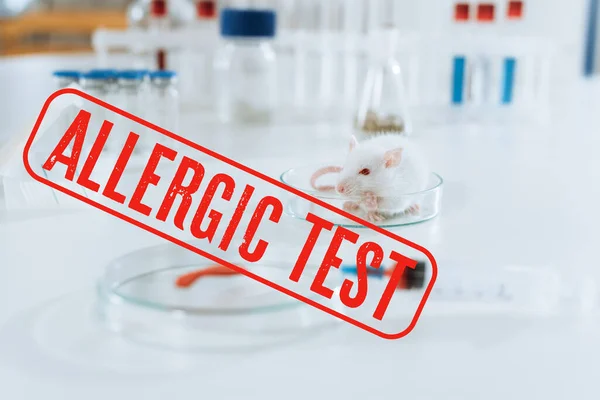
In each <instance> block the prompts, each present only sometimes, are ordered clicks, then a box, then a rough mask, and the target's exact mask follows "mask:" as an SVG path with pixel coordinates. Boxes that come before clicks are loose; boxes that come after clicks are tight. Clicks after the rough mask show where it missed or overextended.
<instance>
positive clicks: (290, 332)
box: [97, 243, 333, 350]
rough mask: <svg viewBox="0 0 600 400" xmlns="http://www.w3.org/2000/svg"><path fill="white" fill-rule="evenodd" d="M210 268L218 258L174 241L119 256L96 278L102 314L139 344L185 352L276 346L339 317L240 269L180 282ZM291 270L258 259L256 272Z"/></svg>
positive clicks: (270, 273) (268, 273)
mask: <svg viewBox="0 0 600 400" xmlns="http://www.w3.org/2000/svg"><path fill="white" fill-rule="evenodd" d="M236 265H240V266H243V265H244V264H243V263H242V262H239V263H236ZM211 266H215V263H214V262H212V261H210V260H207V259H205V258H203V257H202V256H200V255H198V254H195V253H193V252H191V251H189V250H187V249H185V248H183V247H180V246H177V245H175V244H171V243H167V244H164V245H159V246H153V247H148V248H144V249H140V250H136V251H133V252H131V253H128V254H126V255H124V256H121V257H119V258H117V259H115V260H113V261H112V262H111V263H110V264H109V265H108V266H107V267H106V269H105V272H104V274H103V275H102V276H101V278H100V280H99V282H98V285H97V297H98V303H97V305H98V307H97V311H98V314H99V317H100V318H101V320H102V321H103V322H104V323H105V325H106V327H107V328H108V329H110V330H111V331H114V332H118V333H119V334H121V335H123V336H125V337H127V338H129V339H132V340H134V341H136V342H141V343H144V344H151V345H156V346H160V347H168V348H175V349H186V350H189V349H199V350H215V349H237V348H240V347H241V348H248V347H261V346H266V345H272V344H275V343H280V342H287V341H291V340H297V339H300V338H302V337H305V336H306V335H310V334H311V333H316V332H319V331H321V329H322V328H325V327H326V326H328V325H331V323H332V322H333V317H331V316H329V315H327V314H324V313H323V312H321V311H319V310H317V309H314V308H313V307H311V306H309V305H307V304H305V303H304V302H302V301H300V300H297V299H295V298H292V297H290V296H288V295H285V294H283V293H281V292H279V291H277V290H275V289H272V288H270V287H268V286H266V285H264V284H262V283H260V282H257V281H255V280H253V279H251V278H249V277H247V276H245V275H242V274H235V275H227V276H206V277H203V278H201V279H199V280H198V281H196V282H195V283H194V284H193V285H192V286H190V287H187V288H181V287H178V286H177V285H176V280H177V278H178V277H180V276H182V275H184V274H187V273H190V272H194V271H197V270H199V269H204V268H207V267H211ZM290 268H291V266H290ZM290 268H286V266H285V265H284V264H283V263H276V262H265V263H262V264H253V265H252V271H253V272H255V273H256V274H258V275H260V276H261V277H265V278H266V279H271V280H277V279H279V280H280V279H281V276H282V275H284V274H285V276H286V277H287V275H289V271H290ZM277 275H280V276H279V277H277Z"/></svg>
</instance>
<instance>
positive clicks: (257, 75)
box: [214, 8, 277, 123]
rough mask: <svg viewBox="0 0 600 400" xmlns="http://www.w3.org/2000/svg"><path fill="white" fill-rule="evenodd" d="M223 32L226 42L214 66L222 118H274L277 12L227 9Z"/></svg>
mask: <svg viewBox="0 0 600 400" xmlns="http://www.w3.org/2000/svg"><path fill="white" fill-rule="evenodd" d="M220 32H221V36H222V38H223V41H224V44H223V45H222V46H221V48H220V49H219V50H218V51H217V54H216V56H215V61H214V68H215V74H216V83H217V85H216V88H215V89H216V90H215V97H216V99H215V100H216V104H217V112H218V115H219V117H220V119H221V121H223V122H243V123H265V122H268V121H270V120H271V119H272V116H273V112H274V111H275V107H276V106H277V63H276V62H277V58H276V55H275V51H274V49H273V46H272V43H271V42H272V39H273V38H274V36H275V32H276V14H275V12H274V11H271V10H258V9H253V10H246V9H231V8H225V9H223V10H222V12H221V18H220Z"/></svg>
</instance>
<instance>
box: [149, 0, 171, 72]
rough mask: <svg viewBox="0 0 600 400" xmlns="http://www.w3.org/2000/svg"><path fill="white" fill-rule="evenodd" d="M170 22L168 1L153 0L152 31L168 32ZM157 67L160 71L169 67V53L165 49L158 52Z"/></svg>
mask: <svg viewBox="0 0 600 400" xmlns="http://www.w3.org/2000/svg"><path fill="white" fill-rule="evenodd" d="M168 24H169V20H168V18H167V1H166V0H152V3H151V9H150V20H149V27H150V29H152V30H166V29H168V28H169V25H168ZM156 65H157V68H158V69H159V70H161V69H165V68H166V66H167V52H166V50H165V49H158V50H157V51H156Z"/></svg>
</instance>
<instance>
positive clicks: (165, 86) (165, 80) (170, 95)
mask: <svg viewBox="0 0 600 400" xmlns="http://www.w3.org/2000/svg"><path fill="white" fill-rule="evenodd" d="M150 90H151V99H152V108H151V110H152V116H151V117H152V121H153V122H154V123H155V124H156V125H158V126H160V127H161V128H164V129H166V130H168V131H171V132H173V133H175V134H179V90H178V88H177V74H176V73H175V72H173V71H167V70H165V71H155V72H152V73H151V74H150ZM162 139H164V137H163V135H161V140H162Z"/></svg>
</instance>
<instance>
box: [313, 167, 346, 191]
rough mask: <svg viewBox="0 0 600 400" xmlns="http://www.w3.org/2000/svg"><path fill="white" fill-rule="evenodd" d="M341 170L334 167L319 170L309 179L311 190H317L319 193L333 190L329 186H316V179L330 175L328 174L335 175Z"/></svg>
mask: <svg viewBox="0 0 600 400" xmlns="http://www.w3.org/2000/svg"><path fill="white" fill-rule="evenodd" d="M341 170H342V167H336V166H334V165H331V166H327V167H322V168H319V169H318V170H316V171H315V172H314V173H313V174H312V176H311V177H310V186H312V188H313V189H315V190H318V191H320V192H328V191H333V190H335V187H334V186H331V185H325V186H317V179H319V178H320V177H322V176H323V175H326V174H330V173H337V172H340V171H341Z"/></svg>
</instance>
